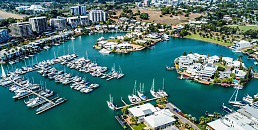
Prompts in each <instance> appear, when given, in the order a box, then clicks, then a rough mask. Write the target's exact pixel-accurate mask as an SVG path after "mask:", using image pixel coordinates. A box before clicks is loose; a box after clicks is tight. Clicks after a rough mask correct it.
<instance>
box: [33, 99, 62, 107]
mask: <svg viewBox="0 0 258 130" xmlns="http://www.w3.org/2000/svg"><path fill="white" fill-rule="evenodd" d="M58 98H59V97H55V98H53V99H50V100H51V101H54V100H56V99H58ZM46 102H47V101H44V102H41V103H39V104H37V105H35V106H33V107H31V108H35V107H37V106H39V105H41V104H44V103H46Z"/></svg>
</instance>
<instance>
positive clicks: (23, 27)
mask: <svg viewBox="0 0 258 130" xmlns="http://www.w3.org/2000/svg"><path fill="white" fill-rule="evenodd" d="M9 29H10V30H11V35H12V36H15V37H27V36H30V35H32V34H33V32H32V27H31V25H30V23H29V22H22V23H21V22H18V23H12V24H11V25H10V26H9Z"/></svg>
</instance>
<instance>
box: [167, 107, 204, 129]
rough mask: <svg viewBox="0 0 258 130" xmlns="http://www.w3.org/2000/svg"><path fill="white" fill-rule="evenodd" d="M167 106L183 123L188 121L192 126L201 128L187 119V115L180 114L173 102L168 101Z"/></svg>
mask: <svg viewBox="0 0 258 130" xmlns="http://www.w3.org/2000/svg"><path fill="white" fill-rule="evenodd" d="M166 108H168V109H169V110H170V111H171V112H172V113H173V114H175V116H176V117H177V118H178V119H179V120H180V121H181V122H183V123H188V124H189V126H190V127H193V128H194V129H195V130H201V129H199V128H198V127H197V126H196V125H195V124H194V123H192V122H191V121H189V120H188V119H186V118H185V117H183V116H181V115H179V114H178V113H176V112H175V111H173V108H175V107H174V106H173V105H172V104H171V103H167V105H166Z"/></svg>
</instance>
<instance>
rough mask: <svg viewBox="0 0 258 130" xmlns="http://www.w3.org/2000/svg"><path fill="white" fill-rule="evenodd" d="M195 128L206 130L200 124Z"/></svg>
mask: <svg viewBox="0 0 258 130" xmlns="http://www.w3.org/2000/svg"><path fill="white" fill-rule="evenodd" d="M196 126H197V127H198V128H200V129H201V130H206V128H205V126H204V127H203V126H202V125H200V124H196Z"/></svg>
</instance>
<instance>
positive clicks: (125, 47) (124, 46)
mask: <svg viewBox="0 0 258 130" xmlns="http://www.w3.org/2000/svg"><path fill="white" fill-rule="evenodd" d="M116 47H117V48H120V49H131V48H132V46H131V44H129V43H128V42H123V43H120V44H118V45H117V46H116Z"/></svg>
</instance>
